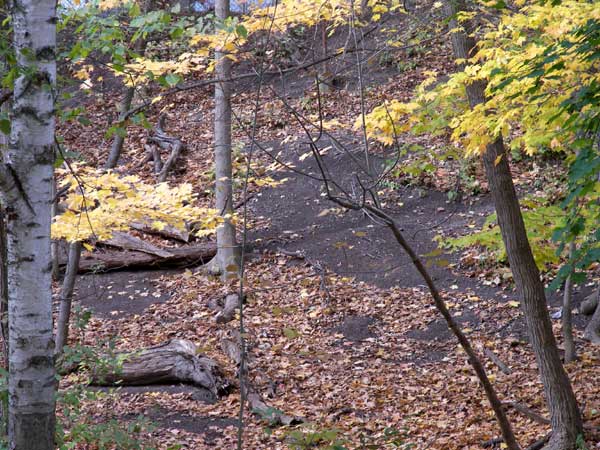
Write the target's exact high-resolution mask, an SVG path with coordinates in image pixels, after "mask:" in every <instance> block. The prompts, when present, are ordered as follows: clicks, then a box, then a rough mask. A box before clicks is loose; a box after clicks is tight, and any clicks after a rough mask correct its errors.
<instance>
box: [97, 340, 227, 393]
mask: <svg viewBox="0 0 600 450" xmlns="http://www.w3.org/2000/svg"><path fill="white" fill-rule="evenodd" d="M118 359H119V360H122V361H123V362H122V364H121V365H119V366H118V367H116V368H114V370H113V369H107V368H103V369H94V368H92V371H93V373H92V383H93V384H95V385H99V386H110V385H114V384H118V385H119V386H144V385H149V384H165V383H189V384H194V385H196V386H200V387H203V388H205V389H208V390H209V391H210V392H212V393H213V394H214V395H215V396H220V395H222V394H224V393H225V392H227V390H228V389H229V381H228V380H227V379H226V378H224V376H223V374H222V373H221V370H220V369H219V366H218V365H217V363H216V362H215V361H213V360H212V359H210V358H208V357H206V356H204V355H201V354H199V353H198V349H197V347H196V346H195V345H194V344H193V343H192V342H190V341H186V340H183V339H173V340H171V341H167V342H165V343H162V344H160V345H157V346H155V347H150V348H147V349H144V350H140V351H138V352H131V353H127V354H125V355H119V357H118Z"/></svg>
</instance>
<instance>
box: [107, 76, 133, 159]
mask: <svg viewBox="0 0 600 450" xmlns="http://www.w3.org/2000/svg"><path fill="white" fill-rule="evenodd" d="M134 95H135V86H130V87H128V88H127V89H126V90H125V95H124V96H123V100H121V103H120V104H119V119H118V121H119V122H122V121H123V120H125V114H127V112H128V111H129V110H130V109H131V103H132V102H133V96H134ZM124 142H125V137H123V136H122V135H120V134H115V137H114V138H113V141H112V145H111V147H110V152H109V153H108V158H107V159H106V164H104V168H105V169H114V168H115V167H117V163H118V162H119V158H120V157H121V151H122V150H123V144H124Z"/></svg>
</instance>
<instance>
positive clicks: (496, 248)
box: [441, 200, 565, 270]
mask: <svg viewBox="0 0 600 450" xmlns="http://www.w3.org/2000/svg"><path fill="white" fill-rule="evenodd" d="M521 203H522V206H524V207H526V208H528V209H527V210H525V211H523V221H524V222H525V228H526V229H527V237H528V238H529V242H530V244H531V248H532V251H533V256H534V258H535V262H536V264H537V266H538V267H539V268H540V269H541V270H545V269H547V268H548V266H549V265H551V264H558V263H559V262H560V259H559V256H558V255H557V246H556V245H555V244H553V243H552V231H553V229H554V228H555V227H557V226H562V225H563V224H564V223H565V213H564V211H563V210H562V209H561V208H560V207H559V206H556V205H549V206H544V205H542V204H540V203H539V202H538V201H536V200H523V201H522V202H521ZM441 241H442V243H443V245H444V246H445V247H446V248H449V249H451V250H462V249H465V248H469V247H473V246H479V247H483V248H484V249H486V250H487V251H488V252H489V259H490V260H492V261H495V262H498V263H506V250H505V248H504V243H503V241H502V235H501V233H500V227H499V226H498V225H497V218H496V214H495V213H494V214H491V215H489V216H488V217H487V219H486V220H485V222H484V224H483V226H482V228H481V230H480V231H476V232H474V233H472V234H468V235H466V236H461V237H457V238H450V239H444V238H441Z"/></svg>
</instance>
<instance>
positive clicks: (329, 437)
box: [286, 427, 347, 450]
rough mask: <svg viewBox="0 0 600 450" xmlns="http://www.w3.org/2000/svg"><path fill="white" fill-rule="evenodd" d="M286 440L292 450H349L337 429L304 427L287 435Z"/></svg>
mask: <svg viewBox="0 0 600 450" xmlns="http://www.w3.org/2000/svg"><path fill="white" fill-rule="evenodd" d="M286 439H287V442H288V445H289V447H290V448H291V449H292V450H306V449H317V448H318V449H322V450H347V447H345V444H346V443H347V442H346V440H345V439H341V438H340V431H339V430H336V429H330V428H325V429H310V428H308V427H302V428H299V429H297V430H292V431H289V432H287V433H286Z"/></svg>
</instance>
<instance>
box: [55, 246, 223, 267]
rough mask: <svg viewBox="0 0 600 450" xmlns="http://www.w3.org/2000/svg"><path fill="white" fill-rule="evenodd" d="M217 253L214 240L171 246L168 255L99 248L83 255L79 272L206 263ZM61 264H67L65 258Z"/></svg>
mask: <svg viewBox="0 0 600 450" xmlns="http://www.w3.org/2000/svg"><path fill="white" fill-rule="evenodd" d="M216 253H217V245H216V244H215V243H213V242H210V243H205V244H197V245H191V246H186V247H178V248H169V256H168V257H160V256H157V255H151V254H149V253H143V252H139V251H133V250H124V251H116V250H109V249H100V248H97V249H96V250H95V251H94V252H93V253H85V254H83V255H82V256H81V259H80V261H79V273H86V272H106V271H110V270H119V269H144V268H161V267H185V266H191V265H196V264H204V263H206V262H208V261H210V259H211V258H212V257H213V256H215V255H216ZM61 264H62V265H65V264H66V260H65V259H64V258H63V259H62V261H61Z"/></svg>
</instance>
